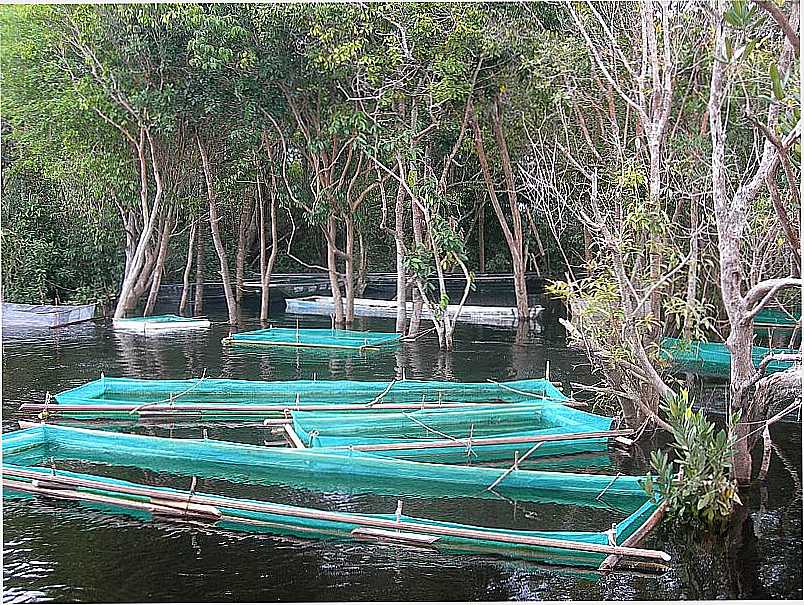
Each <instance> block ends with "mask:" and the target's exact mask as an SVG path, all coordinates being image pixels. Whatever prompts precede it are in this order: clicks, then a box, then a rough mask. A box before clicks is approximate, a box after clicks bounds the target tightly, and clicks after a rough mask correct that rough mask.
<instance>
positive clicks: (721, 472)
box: [643, 390, 742, 526]
mask: <svg viewBox="0 0 804 605" xmlns="http://www.w3.org/2000/svg"><path fill="white" fill-rule="evenodd" d="M663 410H664V412H665V414H666V416H667V422H668V423H669V424H670V426H671V427H672V429H673V439H674V441H673V443H672V444H671V448H672V450H673V455H674V456H675V458H674V459H673V460H672V461H671V460H670V456H668V454H667V452H665V451H662V450H657V451H654V452H651V456H650V457H651V466H652V469H653V471H654V472H655V473H656V475H655V476H654V475H653V474H652V473H648V475H647V477H646V478H645V481H644V482H643V486H644V488H645V491H646V492H648V494H649V495H651V496H652V495H653V494H654V493H655V492H656V491H658V493H659V494H660V495H661V496H662V498H663V499H665V500H666V501H667V503H668V509H667V515H668V517H669V518H670V519H672V520H673V521H675V522H677V523H680V524H684V525H702V524H703V525H708V526H715V525H719V524H722V523H723V522H724V521H725V520H726V519H728V517H729V516H730V515H731V513H732V511H733V509H734V505H735V504H742V503H741V502H740V498H739V496H738V494H737V482H736V481H735V480H734V479H732V478H731V476H730V469H731V464H732V463H731V460H732V455H733V446H734V431H733V427H734V426H735V425H736V424H737V421H738V420H739V414H732V415H731V417H730V418H729V422H728V427H727V429H726V430H723V429H721V430H719V431H717V432H716V431H715V425H714V424H713V423H712V422H710V421H709V420H707V418H706V417H705V416H704V413H703V411H702V410H698V411H697V412H693V411H692V403H691V402H690V400H689V393H688V392H687V391H686V390H682V391H681V393H679V395H678V396H676V397H675V398H674V399H672V400H671V401H670V402H669V404H667V405H665V406H663Z"/></svg>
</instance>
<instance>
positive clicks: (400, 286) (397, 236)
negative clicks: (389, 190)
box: [394, 185, 408, 334]
mask: <svg viewBox="0 0 804 605" xmlns="http://www.w3.org/2000/svg"><path fill="white" fill-rule="evenodd" d="M394 244H395V245H396V331H397V332H399V333H400V334H405V333H406V332H405V328H406V325H405V324H406V323H407V304H408V301H407V275H406V272H405V189H404V188H403V187H402V186H401V185H400V186H399V188H398V190H397V193H396V205H395V206H394Z"/></svg>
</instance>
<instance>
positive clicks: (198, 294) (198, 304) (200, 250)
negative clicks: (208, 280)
mask: <svg viewBox="0 0 804 605" xmlns="http://www.w3.org/2000/svg"><path fill="white" fill-rule="evenodd" d="M203 313H204V224H203V223H202V222H199V223H198V239H197V240H196V250H195V288H194V290H193V315H194V316H196V317H198V316H199V315H201V314H203Z"/></svg>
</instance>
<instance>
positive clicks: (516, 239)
mask: <svg viewBox="0 0 804 605" xmlns="http://www.w3.org/2000/svg"><path fill="white" fill-rule="evenodd" d="M491 117H492V120H491V121H492V127H493V130H494V138H495V140H496V141H497V148H498V150H499V152H500V156H501V163H502V167H503V173H504V174H505V184H506V193H507V197H508V202H509V203H508V206H509V212H510V214H511V224H510V225H509V224H508V219H507V218H506V215H505V213H504V211H503V208H502V205H501V204H500V201H499V198H498V197H497V191H496V190H495V187H494V180H493V178H492V175H491V170H490V169H489V162H488V156H487V154H486V148H485V145H484V143H483V133H482V132H481V130H480V125H479V124H478V121H477V115H476V113H475V111H474V109H472V110H471V123H472V129H473V131H474V143H475V152H476V153H477V158H478V160H479V162H480V168H481V172H482V173H483V180H484V181H485V183H486V189H487V191H488V194H489V200H490V201H491V205H492V207H493V208H494V212H495V214H496V215H497V219H498V221H499V223H500V227H501V228H502V231H503V235H504V236H505V241H506V243H507V244H508V249H509V251H510V253H511V265H512V270H513V278H514V294H515V296H516V309H517V315H518V316H519V320H520V321H522V320H526V319H527V318H528V316H529V312H530V309H529V307H528V290H527V286H526V283H525V255H524V233H523V230H522V215H521V213H520V211H519V203H518V200H517V194H516V186H515V183H514V176H513V169H512V166H511V158H510V156H509V155H508V146H507V143H506V141H505V136H504V134H503V132H502V124H501V118H500V114H499V101H498V100H497V99H495V101H494V107H493V110H492V112H491Z"/></svg>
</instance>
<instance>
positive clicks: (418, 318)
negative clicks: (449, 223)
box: [408, 201, 440, 338]
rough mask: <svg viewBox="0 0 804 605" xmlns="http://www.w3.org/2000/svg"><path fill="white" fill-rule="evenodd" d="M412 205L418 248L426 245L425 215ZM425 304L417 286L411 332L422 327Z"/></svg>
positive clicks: (414, 294) (414, 235)
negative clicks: (423, 225) (423, 228)
mask: <svg viewBox="0 0 804 605" xmlns="http://www.w3.org/2000/svg"><path fill="white" fill-rule="evenodd" d="M410 205H411V209H412V212H413V242H414V244H415V245H416V248H421V247H422V246H424V234H423V230H422V223H423V221H424V216H423V215H422V210H421V208H419V205H418V204H417V203H415V202H414V201H411V204H410ZM423 306H424V300H423V299H422V295H421V292H420V291H419V289H418V288H416V289H414V291H413V315H412V317H411V318H410V326H408V333H409V334H418V333H419V330H420V329H421V328H420V326H421V322H422V308H423ZM439 338H440V336H439Z"/></svg>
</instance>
